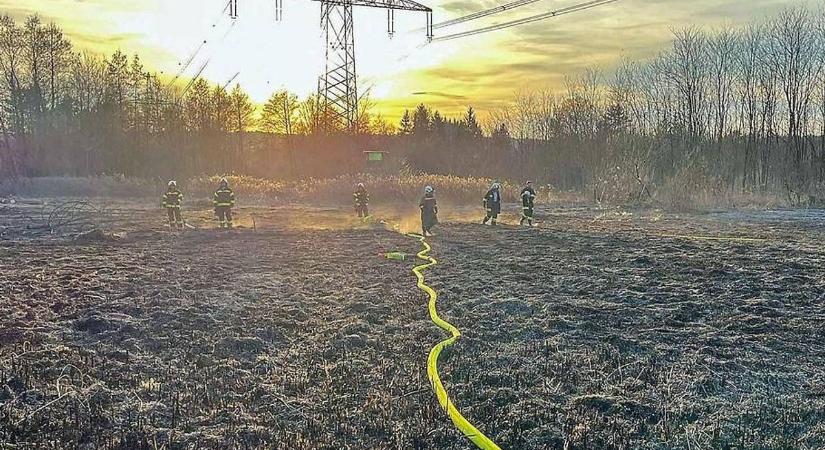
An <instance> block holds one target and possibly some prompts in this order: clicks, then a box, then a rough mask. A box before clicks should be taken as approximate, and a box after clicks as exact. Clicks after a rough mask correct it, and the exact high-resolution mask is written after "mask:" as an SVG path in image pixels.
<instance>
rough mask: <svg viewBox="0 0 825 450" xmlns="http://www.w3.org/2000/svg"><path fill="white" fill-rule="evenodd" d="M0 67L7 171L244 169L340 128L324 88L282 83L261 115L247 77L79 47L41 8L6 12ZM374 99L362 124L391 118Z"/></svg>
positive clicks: (0, 27)
mask: <svg viewBox="0 0 825 450" xmlns="http://www.w3.org/2000/svg"><path fill="white" fill-rule="evenodd" d="M0 72H1V73H0V137H2V140H0V150H1V152H0V175H4V176H39V175H55V174H58V175H90V174H101V173H119V174H126V175H139V176H152V175H164V176H167V175H168V176H171V175H175V174H180V175H184V174H196V173H216V172H231V171H244V170H246V169H248V168H249V167H255V166H256V164H255V159H256V158H261V157H262V155H261V154H262V153H265V152H269V151H270V150H272V151H279V150H281V151H283V150H284V149H285V147H286V144H284V142H285V139H283V137H284V136H286V137H294V139H288V140H289V141H290V144H289V147H290V148H292V147H298V149H299V150H300V148H301V147H313V148H319V147H321V146H326V145H329V135H330V134H335V133H336V132H337V131H339V130H336V129H335V126H336V124H335V122H334V121H333V120H332V119H331V117H332V116H331V114H329V113H328V112H327V111H324V105H323V102H321V99H320V98H319V97H318V96H314V95H313V96H310V97H309V98H307V99H304V100H299V99H298V97H297V96H296V95H294V94H292V93H289V92H286V91H279V92H275V93H273V95H272V96H271V98H270V99H269V100H268V101H267V102H266V104H264V105H263V107H262V108H261V111H260V113H258V111H256V109H257V107H256V106H255V105H254V104H253V103H252V101H251V100H250V97H249V95H248V94H247V93H246V92H244V90H243V89H242V88H241V86H240V84H236V85H234V87H232V88H231V89H228V86H220V85H215V84H211V83H209V82H207V81H206V80H205V79H203V78H200V77H198V78H195V79H191V80H183V82H175V81H178V80H174V81H170V80H165V79H163V78H162V77H161V76H160V75H159V74H157V73H155V72H152V71H151V70H149V69H147V68H146V67H145V66H144V64H143V63H142V62H141V59H140V57H139V56H138V55H133V56H129V55H127V54H125V53H124V52H122V51H120V50H118V51H115V52H114V53H113V54H111V55H109V56H105V57H104V56H100V55H95V54H91V53H88V52H83V51H79V50H77V49H76V48H75V47H74V46H73V45H72V43H71V42H70V40H69V39H68V38H67V37H66V36H65V35H64V33H63V31H62V30H61V29H60V28H59V27H58V26H57V25H55V24H53V23H51V24H46V23H43V22H42V21H41V19H40V18H39V17H38V16H30V17H28V18H27V19H26V20H25V21H24V22H23V23H22V24H20V23H17V22H16V21H15V20H14V19H12V18H11V17H10V16H7V15H6V16H2V17H0ZM371 106H372V103H371V102H370V101H369V99H368V98H363V99H362V101H361V108H360V109H359V111H358V116H357V123H356V124H355V126H354V130H353V134H355V135H370V134H374V133H387V132H388V130H389V129H390V128H391V127H389V125H387V123H386V121H384V120H383V119H382V118H381V117H380V116H379V115H373V114H372V113H371ZM257 131H260V132H262V133H256V132H257ZM258 134H271V135H273V136H275V135H277V139H276V138H274V137H273V138H272V139H266V138H265V137H262V136H260V135H258ZM322 135H323V136H322ZM309 137H317V139H312V138H309ZM291 141H294V143H293V142H291ZM344 146H347V145H344ZM348 146H349V147H354V145H352V144H348ZM307 151H311V150H307ZM293 159H294V158H293ZM239 162H242V164H239Z"/></svg>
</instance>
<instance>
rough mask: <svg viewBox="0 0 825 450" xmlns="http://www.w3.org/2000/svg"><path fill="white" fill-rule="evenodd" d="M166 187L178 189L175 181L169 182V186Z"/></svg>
mask: <svg viewBox="0 0 825 450" xmlns="http://www.w3.org/2000/svg"><path fill="white" fill-rule="evenodd" d="M167 186H169V187H170V188H173V187H178V182H177V181H175V180H170V181H169V184H167Z"/></svg>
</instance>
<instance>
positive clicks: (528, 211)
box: [519, 181, 536, 227]
mask: <svg viewBox="0 0 825 450" xmlns="http://www.w3.org/2000/svg"><path fill="white" fill-rule="evenodd" d="M535 199H536V190H535V189H533V183H532V182H530V181H528V182H527V185H525V186H524V189H522V190H521V221H519V224H521V225H524V222H525V221H527V225H528V226H531V227H532V226H533V201H534V200H535Z"/></svg>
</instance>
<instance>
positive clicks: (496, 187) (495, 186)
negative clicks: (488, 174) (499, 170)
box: [490, 181, 501, 190]
mask: <svg viewBox="0 0 825 450" xmlns="http://www.w3.org/2000/svg"><path fill="white" fill-rule="evenodd" d="M490 189H496V190H498V189H501V184H499V182H498V181H496V182H494V183H493V185H492V186H490Z"/></svg>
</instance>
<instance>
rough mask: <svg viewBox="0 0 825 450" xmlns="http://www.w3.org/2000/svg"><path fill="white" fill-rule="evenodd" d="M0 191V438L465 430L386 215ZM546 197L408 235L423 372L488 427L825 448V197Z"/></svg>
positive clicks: (543, 444)
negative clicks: (49, 203) (450, 335)
mask: <svg viewBox="0 0 825 450" xmlns="http://www.w3.org/2000/svg"><path fill="white" fill-rule="evenodd" d="M0 208H2V210H0V236H2V238H1V239H0V311H2V313H0V448H4V449H52V448H54V449H57V448H60V449H63V448H78V449H86V450H89V449H170V450H171V449H195V448H204V449H258V448H277V449H296V450H301V449H447V450H449V449H469V448H472V444H471V443H470V442H469V441H468V440H467V439H466V438H465V437H464V436H463V435H462V434H461V433H460V432H458V431H457V430H456V429H455V428H454V427H453V425H452V423H451V422H450V420H449V419H448V418H447V417H446V415H445V413H444V412H443V411H442V410H441V409H440V407H439V406H438V403H437V401H436V399H435V396H434V394H433V392H432V390H431V388H430V385H429V382H428V379H427V371H426V360H427V355H428V352H429V350H430V348H431V347H432V346H433V345H435V344H436V343H437V342H438V341H440V340H442V339H444V338H445V337H446V336H447V334H446V333H445V332H444V331H442V330H440V329H439V328H437V327H436V326H435V325H434V324H433V323H432V322H431V321H430V319H429V316H428V313H427V304H426V302H427V297H426V295H425V294H424V293H423V292H421V291H420V290H418V289H417V288H416V284H415V277H414V276H413V274H412V273H411V269H412V267H413V266H414V265H416V264H417V263H416V261H415V260H414V258H408V259H407V260H406V261H393V260H388V259H386V258H384V257H383V256H382V255H381V254H382V253H386V252H390V251H401V252H405V253H408V254H414V253H416V252H417V251H419V250H420V244H419V243H418V241H417V240H415V239H412V238H410V237H406V236H404V235H403V234H400V233H398V232H395V231H393V227H392V224H393V223H394V220H396V219H395V218H393V217H389V216H388V217H387V218H386V219H387V225H386V226H382V225H380V224H375V225H365V224H361V223H360V222H358V221H357V220H354V219H351V218H349V215H350V214H349V211H348V210H341V211H332V210H329V211H322V210H312V211H310V210H300V209H289V208H283V209H265V208H258V209H242V210H241V211H240V216H241V219H240V221H239V223H240V224H241V225H242V226H241V227H239V228H238V229H236V230H233V231H231V232H220V231H219V230H214V229H212V228H213V227H214V224H211V223H210V222H209V211H207V210H204V211H200V212H197V213H196V214H197V217H192V218H191V219H190V221H191V223H192V224H193V228H192V229H189V230H187V231H185V232H183V233H180V234H171V233H169V232H167V231H165V230H164V227H163V223H162V217H161V216H160V215H159V214H158V212H157V211H156V210H151V209H143V208H140V207H134V206H130V205H116V207H112V208H109V209H107V211H106V217H107V222H106V229H107V230H109V229H110V230H112V231H115V233H108V232H106V233H103V232H84V231H88V230H81V229H72V228H71V227H72V226H73V225H77V223H79V221H75V222H73V221H71V220H68V219H65V217H63V219H65V220H62V219H60V217H56V216H55V215H54V214H42V213H39V211H41V210H42V209H43V207H42V206H41V205H26V204H17V205H6V206H0ZM95 212H96V211H94V210H90V211H89V213H90V214H94V213H95ZM97 212H101V211H97ZM414 212H415V211H413V212H412V213H413V214H414ZM474 213H475V214H476V215H477V212H476V211H474ZM541 213H542V214H541V216H542V220H543V223H542V224H541V226H540V227H539V228H538V229H532V230H528V229H523V228H518V227H516V226H513V225H503V226H500V227H498V228H492V227H484V226H482V225H480V224H478V223H469V221H463V222H462V221H455V222H453V221H450V220H449V217H448V216H447V218H446V219H445V222H446V223H445V224H442V225H440V226H439V228H437V230H436V233H437V236H436V237H434V238H430V239H428V241H429V242H430V244H431V245H432V247H433V252H432V254H433V256H434V257H435V258H437V259H438V260H439V264H438V265H436V266H435V267H433V268H430V269H427V270H426V272H425V275H426V277H427V282H428V284H430V285H431V286H432V287H433V288H435V289H436V290H437V291H438V292H439V300H438V302H439V303H438V309H439V312H440V314H441V316H442V317H443V318H445V319H446V320H448V321H449V322H451V323H452V324H454V325H455V326H456V327H458V328H459V329H460V330H461V331H462V337H461V338H460V339H459V340H458V342H457V343H456V345H454V346H452V347H449V348H448V349H446V350H445V351H444V353H443V354H442V357H441V360H440V363H439V367H440V372H441V376H442V379H443V381H444V383H445V386H446V388H447V391H448V392H449V394H450V397H451V399H452V400H453V401H454V402H455V404H456V406H457V407H458V409H459V410H460V411H461V412H462V413H463V414H464V415H465V416H466V417H467V418H468V419H469V420H470V421H471V422H472V423H473V424H474V425H475V426H477V427H478V428H479V429H480V430H482V431H483V432H484V433H485V434H486V435H487V436H489V437H490V438H491V439H492V440H494V441H495V442H496V443H497V444H498V445H499V446H500V447H501V448H503V449H562V448H565V449H585V448H592V449H602V448H614V449H630V448H634V449H635V448H648V449H654V448H655V449H665V448H668V449H669V448H678V449H697V448H737V449H746V448H760V449H796V448H802V449H820V448H823V447H825V369H824V368H823V366H825V338H823V336H825V311H824V310H823V308H825V275H824V272H823V263H825V247H823V244H822V242H823V238H825V232H823V230H825V228H823V222H822V216H817V215H814V218H813V219H811V218H809V217H801V218H790V219H787V218H784V217H779V218H778V219H777V218H776V217H771V216H766V215H760V214H753V215H736V214H715V215H702V216H675V215H668V214H661V213H655V212H629V213H619V212H600V211H594V210H588V209H580V210H578V209H552V210H544V211H541ZM38 214H39V215H38ZM378 215H379V216H380V213H379V214H378ZM49 216H51V217H49ZM58 216H59V215H58ZM456 216H458V215H456ZM460 216H461V217H467V216H468V214H461V215H460ZM469 216H470V217H471V218H472V214H469ZM780 216H781V215H780ZM253 217H254V221H253ZM479 219H480V217H479ZM50 222H54V223H52V227H53V228H57V227H54V224H55V223H56V224H58V225H60V227H59V228H60V231H61V232H60V233H44V232H41V231H42V230H43V229H44V227H46V228H48V226H49V223H50ZM85 222H88V220H86V221H84V223H85ZM407 222H410V221H409V220H407ZM413 222H414V220H413ZM510 222H512V220H511V221H510ZM69 229H72V230H73V231H72V232H68V231H66V230H69Z"/></svg>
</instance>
